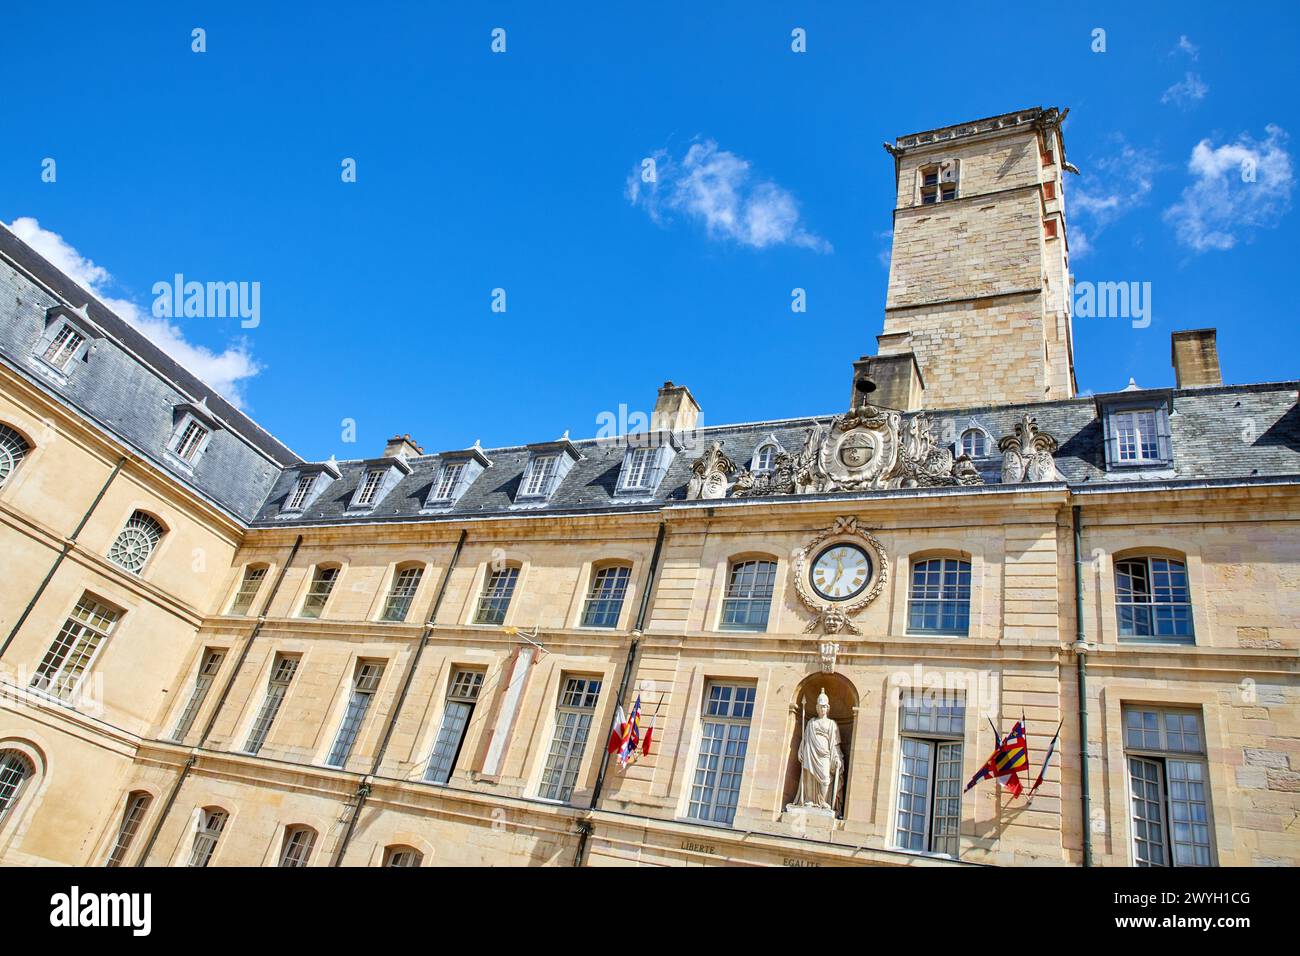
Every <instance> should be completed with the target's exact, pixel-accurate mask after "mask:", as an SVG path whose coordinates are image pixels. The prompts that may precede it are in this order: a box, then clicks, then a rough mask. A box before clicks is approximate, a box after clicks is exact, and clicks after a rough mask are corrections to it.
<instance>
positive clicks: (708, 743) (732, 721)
mask: <svg viewBox="0 0 1300 956" xmlns="http://www.w3.org/2000/svg"><path fill="white" fill-rule="evenodd" d="M756 693H757V688H755V687H754V686H752V685H746V684H709V686H708V689H707V690H706V692H705V698H704V714H703V716H702V718H701V725H700V755H699V757H698V758H697V759H696V762H695V779H694V780H693V781H692V782H691V800H690V804H689V806H688V807H687V811H686V812H687V816H690V817H694V818H695V819H696V820H704V821H706V822H708V823H726V824H728V825H730V824H731V822H732V821H733V820H735V818H736V805H737V804H738V803H739V802H740V782H741V780H742V779H744V776H745V754H746V751H748V749H749V722H750V720H751V719H752V718H753V716H754V695H755V694H756Z"/></svg>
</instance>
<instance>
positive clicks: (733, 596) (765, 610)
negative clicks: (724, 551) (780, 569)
mask: <svg viewBox="0 0 1300 956" xmlns="http://www.w3.org/2000/svg"><path fill="white" fill-rule="evenodd" d="M775 583H776V562H775V561H742V562H739V563H737V564H734V565H732V568H731V577H730V579H729V581H728V583H727V594H726V598H725V599H724V600H723V602H722V620H721V622H720V625H719V626H720V627H721V628H722V629H723V630H730V631H762V630H765V629H766V628H767V621H768V615H769V614H770V612H771V608H772V591H773V588H774V586H775Z"/></svg>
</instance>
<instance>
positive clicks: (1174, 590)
mask: <svg viewBox="0 0 1300 956" xmlns="http://www.w3.org/2000/svg"><path fill="white" fill-rule="evenodd" d="M1115 611H1116V614H1117V615H1118V617H1119V636H1120V638H1121V640H1122V639H1125V638H1129V639H1134V640H1152V641H1172V642H1174V643H1190V642H1191V641H1192V640H1193V638H1194V634H1193V630H1192V595H1191V590H1190V589H1189V588H1188V586H1187V565H1186V564H1184V563H1183V562H1182V561H1179V560H1177V559H1175V558H1164V557H1159V556H1157V555H1144V556H1140V557H1131V558H1125V559H1124V560H1122V561H1116V562H1115Z"/></svg>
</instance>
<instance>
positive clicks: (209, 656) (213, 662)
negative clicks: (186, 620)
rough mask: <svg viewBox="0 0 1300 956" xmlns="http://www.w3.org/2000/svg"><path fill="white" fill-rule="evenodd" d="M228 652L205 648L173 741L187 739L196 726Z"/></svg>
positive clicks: (174, 732) (173, 732)
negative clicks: (195, 722)
mask: <svg viewBox="0 0 1300 956" xmlns="http://www.w3.org/2000/svg"><path fill="white" fill-rule="evenodd" d="M225 656H226V652H225V651H219V650H213V649H212V648H210V647H209V648H205V649H204V651H203V661H202V663H200V664H199V672H198V673H197V674H196V675H195V676H194V688H193V689H192V690H191V691H190V699H189V700H187V701H186V702H185V709H184V710H183V711H181V718H180V720H178V721H176V729H175V730H173V731H172V740H175V741H176V742H178V743H179V742H180V741H182V740H184V739H185V735H186V734H188V733H189V732H190V728H191V727H192V726H194V718H195V717H197V716H198V713H199V708H200V707H202V706H203V701H204V700H205V699H206V698H207V696H208V690H209V689H210V688H211V687H212V682H213V680H215V679H216V676H217V671H219V670H221V662H222V661H223V660H224V659H225Z"/></svg>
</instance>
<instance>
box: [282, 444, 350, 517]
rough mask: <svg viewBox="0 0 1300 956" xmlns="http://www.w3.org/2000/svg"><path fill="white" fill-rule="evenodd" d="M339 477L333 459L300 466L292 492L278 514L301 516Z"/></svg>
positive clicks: (336, 465)
mask: <svg viewBox="0 0 1300 956" xmlns="http://www.w3.org/2000/svg"><path fill="white" fill-rule="evenodd" d="M339 477H340V474H339V469H338V463H337V462H336V461H334V459H333V458H330V460H329V461H326V462H322V463H320V464H318V465H308V464H304V465H300V466H299V467H298V477H297V478H296V479H294V483H293V490H292V491H290V492H289V494H288V495H287V496H286V497H285V499H284V506H283V507H282V508H281V509H280V514H282V515H285V516H288V517H293V516H296V515H298V514H301V513H302V512H303V511H305V510H307V509H308V508H310V507H311V504H312V502H313V501H315V500H316V499H317V498H319V497H320V496H321V494H322V492H324V491H325V489H326V488H328V487H329V485H330V482H331V481H337V480H338V478H339Z"/></svg>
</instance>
